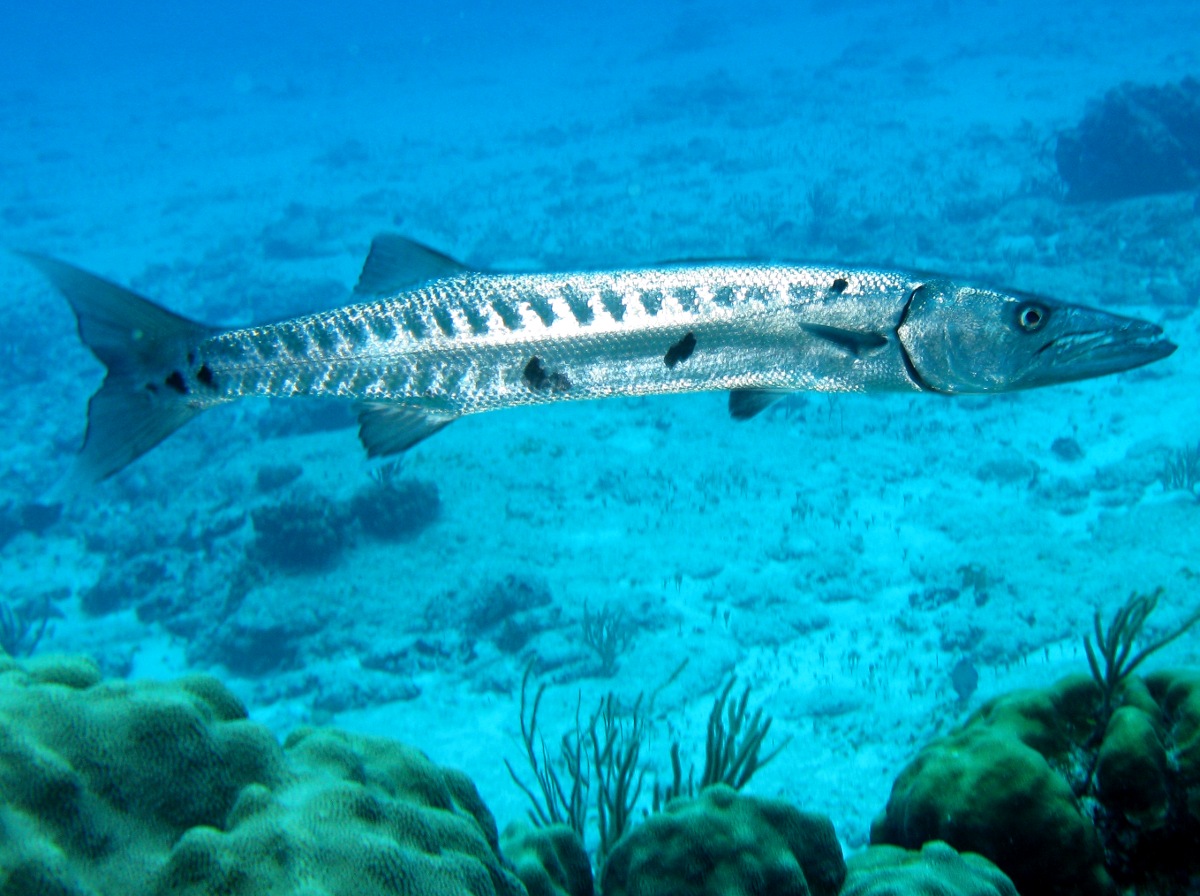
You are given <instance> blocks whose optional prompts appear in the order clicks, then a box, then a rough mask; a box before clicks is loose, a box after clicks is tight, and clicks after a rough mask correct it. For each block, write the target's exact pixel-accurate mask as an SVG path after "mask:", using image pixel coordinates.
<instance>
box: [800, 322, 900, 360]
mask: <svg viewBox="0 0 1200 896" xmlns="http://www.w3.org/2000/svg"><path fill="white" fill-rule="evenodd" d="M804 331H805V332H806V333H809V334H811V335H813V336H816V337H818V338H820V339H823V340H825V341H826V342H828V343H830V344H831V345H835V346H837V347H838V348H840V349H841V350H842V351H844V352H847V353H849V354H851V355H854V356H855V357H856V358H857V357H859V356H860V355H863V354H866V353H867V352H869V351H872V350H874V349H877V348H883V347H884V346H885V345H887V337H885V336H880V335H879V334H878V333H871V332H864V331H862V330H845V329H842V328H841V327H827V326H825V325H824V324H804Z"/></svg>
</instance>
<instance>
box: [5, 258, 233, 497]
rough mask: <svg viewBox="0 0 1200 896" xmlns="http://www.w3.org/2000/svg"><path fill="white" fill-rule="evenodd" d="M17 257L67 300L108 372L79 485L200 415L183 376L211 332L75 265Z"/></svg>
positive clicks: (93, 407) (94, 404)
mask: <svg viewBox="0 0 1200 896" xmlns="http://www.w3.org/2000/svg"><path fill="white" fill-rule="evenodd" d="M18 254H19V255H20V256H21V257H22V258H24V259H26V260H27V261H28V262H30V263H31V264H32V265H33V266H34V267H36V268H37V269H38V270H39V271H41V272H42V273H43V274H44V275H45V276H46V278H47V279H48V280H49V281H50V282H51V283H52V284H53V285H54V286H55V288H57V289H58V291H59V292H61V293H62V294H63V296H65V297H66V300H67V301H68V302H69V303H70V305H71V308H72V310H73V311H74V312H75V319H76V321H77V323H78V325H79V338H80V339H82V340H83V343H84V344H85V345H86V346H87V347H88V348H89V349H90V350H91V352H92V354H93V355H95V356H96V358H97V359H98V360H99V361H100V363H101V364H103V365H104V366H105V367H106V368H107V371H108V372H107V375H106V376H105V377H104V383H103V384H102V385H101V386H100V388H99V389H98V390H97V391H96V394H95V395H93V396H92V398H91V401H89V402H88V423H87V435H86V436H85V437H84V441H83V449H82V450H81V451H80V453H79V459H78V463H77V465H76V469H75V474H74V479H75V480H76V482H77V483H78V484H80V485H83V484H90V483H94V482H99V481H100V480H102V479H105V478H107V477H108V476H111V475H112V474H113V473H115V472H117V471H118V470H120V469H121V468H122V467H124V466H125V465H126V464H128V463H130V462H131V461H133V460H134V459H136V458H138V457H140V456H141V455H143V454H145V453H146V452H147V451H149V450H150V449H151V448H153V447H154V446H155V445H157V444H158V443H159V442H161V441H162V440H163V439H165V438H166V437H167V436H169V435H170V434H171V433H173V432H174V431H175V430H177V429H178V428H179V427H181V426H183V424H185V423H187V422H188V421H189V420H191V419H192V418H193V417H194V416H196V414H198V413H200V411H201V410H203V406H202V405H197V404H195V403H194V402H191V401H189V400H188V399H187V397H186V388H185V387H184V386H183V380H182V374H181V373H180V372H179V371H180V370H181V369H183V367H184V365H185V364H186V359H187V354H188V351H189V350H190V349H192V348H193V347H194V346H196V345H197V344H198V343H199V342H200V341H201V340H203V339H205V338H207V337H208V336H209V335H210V334H212V333H213V332H214V330H212V329H211V328H209V327H206V326H205V325H203V324H199V323H196V322H195V321H191V320H188V319H187V318H185V317H180V316H179V315H177V314H172V313H171V312H170V311H167V310H166V309H165V308H161V307H159V306H158V305H156V304H154V303H153V302H151V301H150V300H149V299H145V298H142V297H141V296H139V295H137V294H136V293H133V292H130V291H129V290H127V289H125V288H123V287H120V286H117V285H116V284H115V283H110V282H109V281H108V280H104V279H103V278H101V277H97V276H95V275H94V274H89V273H88V272H87V271H82V270H80V269H79V268H77V267H75V266H73V265H69V264H67V263H65V262H62V261H58V260H56V259H53V258H48V257H46V256H44V255H37V254H34V253H26V252H20V253H18Z"/></svg>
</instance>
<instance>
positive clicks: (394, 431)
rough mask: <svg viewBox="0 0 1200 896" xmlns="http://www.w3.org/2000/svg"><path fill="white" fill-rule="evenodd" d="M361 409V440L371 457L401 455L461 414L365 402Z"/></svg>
mask: <svg viewBox="0 0 1200 896" xmlns="http://www.w3.org/2000/svg"><path fill="white" fill-rule="evenodd" d="M355 407H356V408H357V410H358V438H359V441H361V442H362V444H363V447H364V448H365V449H367V457H384V456H386V455H388V454H399V453H400V452H402V451H407V450H408V449H409V448H411V447H412V446H413V445H415V444H417V443H418V442H421V441H423V440H425V439H427V438H429V437H430V436H431V435H433V434H434V433H436V432H438V431H440V430H442V429H444V428H445V427H446V426H448V425H449V424H451V423H453V422H454V421H455V420H457V419H458V415H457V414H450V413H446V412H443V411H430V410H427V409H425V408H418V407H413V406H412V405H408V404H389V403H388V402H384V401H363V402H359V403H358V404H357V405H356V406H355Z"/></svg>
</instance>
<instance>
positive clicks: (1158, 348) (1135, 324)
mask: <svg viewBox="0 0 1200 896" xmlns="http://www.w3.org/2000/svg"><path fill="white" fill-rule="evenodd" d="M1105 316H1106V317H1108V318H1109V319H1108V320H1107V321H1105V322H1104V323H1103V324H1102V325H1101V326H1099V327H1095V328H1089V329H1086V330H1076V331H1074V332H1071V333H1067V334H1064V335H1062V336H1057V337H1055V338H1054V339H1051V340H1050V341H1049V342H1047V343H1046V344H1045V345H1044V346H1042V347H1041V348H1040V349H1039V350H1038V352H1037V362H1036V366H1037V367H1038V368H1040V372H1041V373H1042V375H1045V376H1048V377H1049V378H1051V379H1052V380H1053V381H1056V382H1062V381H1065V380H1077V379H1087V378H1089V377H1096V376H1105V375H1107V374H1111V373H1121V372H1122V371H1125V370H1133V369H1134V368H1136V367H1142V366H1143V365H1146V364H1152V363H1154V362H1155V361H1160V360H1162V359H1163V358H1165V357H1167V356H1168V355H1170V354H1171V353H1172V352H1174V351H1175V349H1176V348H1178V346H1177V345H1176V344H1175V343H1174V342H1172V341H1171V340H1169V339H1167V338H1166V337H1165V336H1164V334H1163V329H1162V327H1160V326H1158V325H1157V324H1152V323H1150V322H1148V321H1144V320H1137V319H1136V318H1117V319H1116V321H1117V323H1115V324H1114V322H1113V318H1112V317H1111V316H1108V315H1105Z"/></svg>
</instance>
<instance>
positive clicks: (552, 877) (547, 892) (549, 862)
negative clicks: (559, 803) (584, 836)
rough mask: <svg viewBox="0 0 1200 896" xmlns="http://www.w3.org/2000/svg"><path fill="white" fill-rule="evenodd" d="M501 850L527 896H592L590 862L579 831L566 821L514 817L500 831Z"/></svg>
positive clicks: (593, 888) (592, 886)
mask: <svg viewBox="0 0 1200 896" xmlns="http://www.w3.org/2000/svg"><path fill="white" fill-rule="evenodd" d="M500 850H501V852H503V853H504V857H505V858H506V859H508V861H509V862H511V863H512V866H513V867H514V868H515V869H516V872H517V877H519V878H520V879H521V883H523V884H524V885H525V889H526V891H528V893H529V896H592V894H593V892H594V890H595V887H594V884H593V882H592V865H591V862H590V861H589V860H588V855H587V852H586V851H584V848H583V842H582V841H581V840H580V839H579V835H578V834H577V833H575V831H574V830H572V829H571V828H570V827H568V826H567V825H565V824H554V825H549V826H547V827H535V826H534V825H532V824H530V823H529V822H527V821H516V822H513V823H512V824H510V825H509V826H508V827H507V828H505V829H504V833H503V834H501V835H500Z"/></svg>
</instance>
